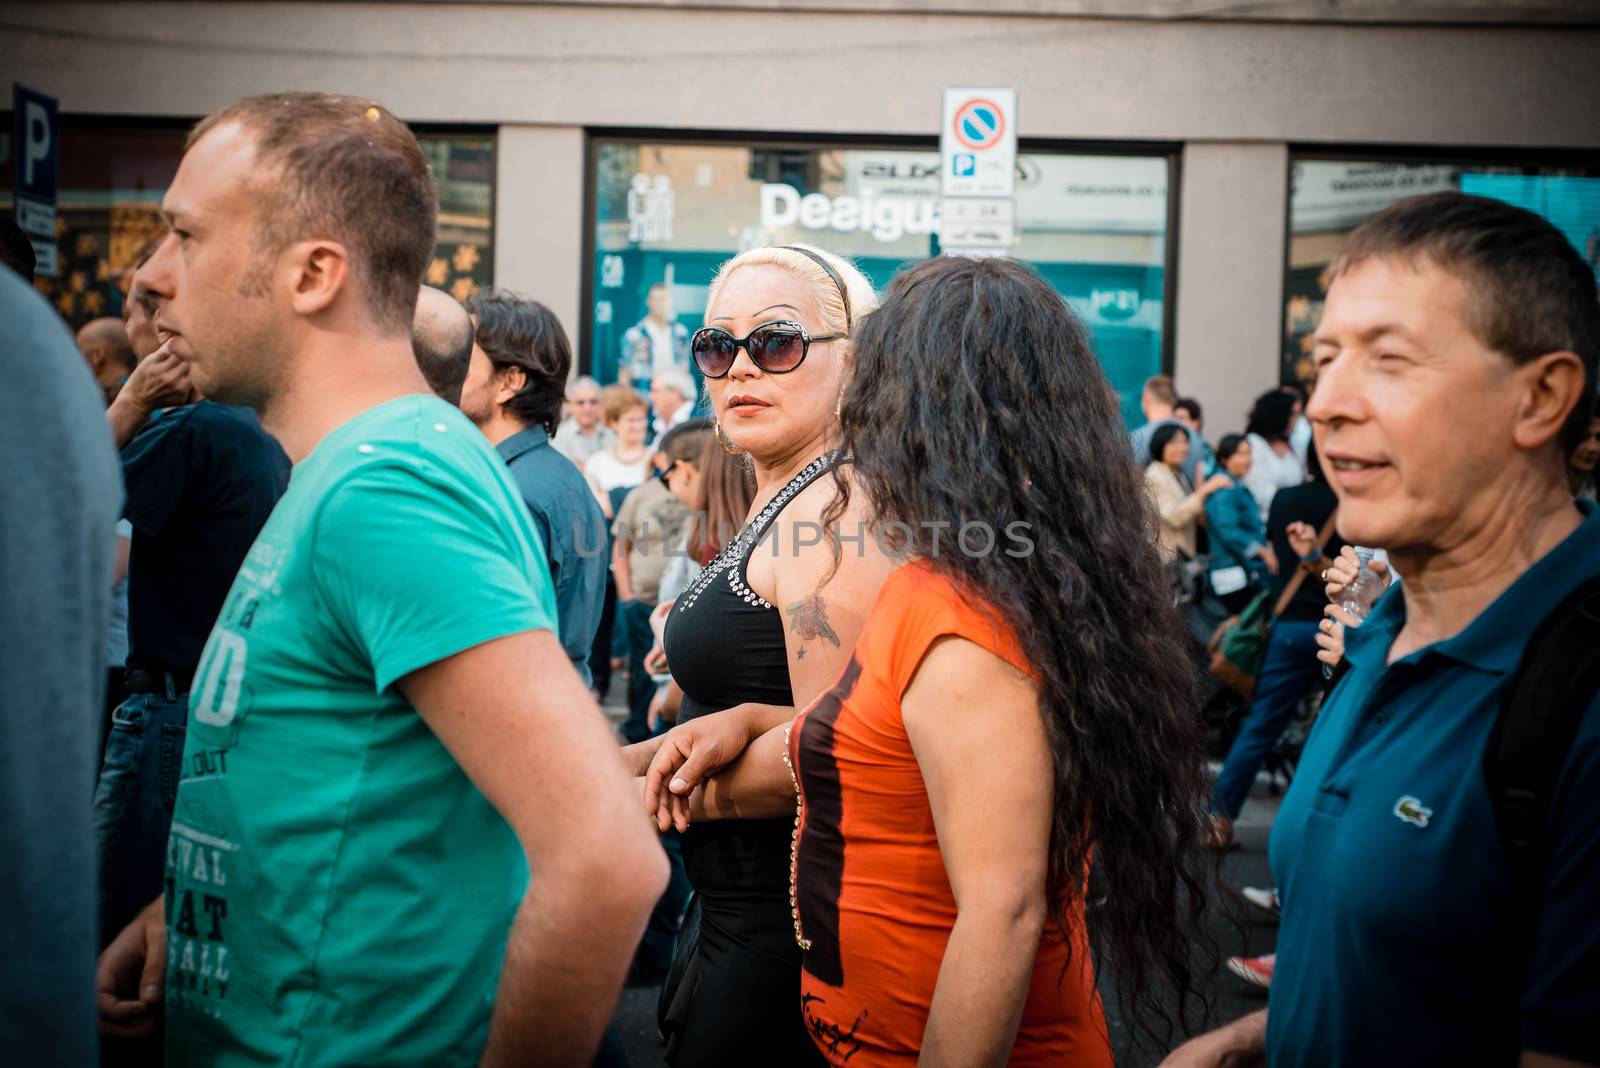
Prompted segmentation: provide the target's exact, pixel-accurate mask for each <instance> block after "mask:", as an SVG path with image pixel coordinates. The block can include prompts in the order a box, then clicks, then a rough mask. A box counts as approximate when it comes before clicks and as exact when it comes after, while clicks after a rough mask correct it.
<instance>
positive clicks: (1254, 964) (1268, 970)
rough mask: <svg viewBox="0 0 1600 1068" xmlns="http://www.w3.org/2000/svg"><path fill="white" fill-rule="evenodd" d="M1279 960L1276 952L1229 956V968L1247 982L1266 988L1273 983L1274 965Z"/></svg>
mask: <svg viewBox="0 0 1600 1068" xmlns="http://www.w3.org/2000/svg"><path fill="white" fill-rule="evenodd" d="M1277 960H1278V955H1277V954H1276V953H1268V954H1267V955H1266V956H1264V957H1229V958H1228V970H1229V971H1230V972H1232V973H1233V974H1234V975H1237V976H1238V977H1239V978H1240V979H1243V980H1244V981H1245V982H1247V983H1250V984H1252V985H1254V986H1259V987H1261V988H1263V989H1265V988H1266V987H1269V986H1271V985H1272V966H1273V965H1274V964H1275V963H1277Z"/></svg>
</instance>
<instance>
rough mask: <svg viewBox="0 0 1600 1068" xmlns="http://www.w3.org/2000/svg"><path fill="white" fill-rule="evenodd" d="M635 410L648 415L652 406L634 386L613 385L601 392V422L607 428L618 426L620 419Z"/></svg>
mask: <svg viewBox="0 0 1600 1068" xmlns="http://www.w3.org/2000/svg"><path fill="white" fill-rule="evenodd" d="M635 408H638V409H640V410H641V411H643V412H645V413H646V414H648V413H649V411H650V404H649V402H647V401H646V400H645V399H644V396H643V395H642V394H641V393H640V392H639V391H638V390H636V389H634V388H633V387H632V386H621V385H611V386H607V387H606V388H604V389H602V390H601V391H600V420H601V421H602V422H603V423H605V425H606V426H616V425H617V420H618V419H621V418H622V417H623V416H624V415H626V414H628V413H629V412H631V411H633V410H634V409H635Z"/></svg>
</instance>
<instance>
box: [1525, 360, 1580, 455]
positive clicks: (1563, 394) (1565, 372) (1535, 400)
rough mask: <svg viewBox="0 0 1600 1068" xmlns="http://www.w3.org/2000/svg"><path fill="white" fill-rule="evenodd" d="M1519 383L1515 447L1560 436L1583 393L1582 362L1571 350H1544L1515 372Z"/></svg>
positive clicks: (1532, 445)
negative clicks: (1520, 388)
mask: <svg viewBox="0 0 1600 1068" xmlns="http://www.w3.org/2000/svg"><path fill="white" fill-rule="evenodd" d="M1516 377H1517V379H1518V380H1519V381H1520V382H1521V383H1522V391H1521V392H1522V398H1521V401H1520V402H1519V403H1518V405H1517V415H1516V422H1515V424H1514V425H1513V427H1512V439H1513V440H1514V441H1515V442H1516V443H1517V446H1518V448H1522V449H1537V448H1540V447H1541V446H1543V445H1544V444H1545V443H1546V442H1548V441H1550V440H1551V439H1552V438H1556V437H1559V436H1560V434H1561V428H1562V427H1563V426H1565V425H1566V422H1567V416H1569V415H1571V414H1572V409H1573V408H1575V407H1577V404H1578V401H1579V399H1580V398H1581V397H1582V396H1583V389H1584V385H1585V384H1586V381H1587V379H1586V377H1585V375H1584V373H1583V361H1582V360H1580V359H1578V357H1577V355H1576V354H1575V353H1571V352H1547V353H1545V354H1544V355H1543V356H1540V357H1538V358H1537V359H1534V360H1529V361H1528V362H1527V363H1525V364H1523V365H1522V366H1521V367H1519V368H1517V371H1516Z"/></svg>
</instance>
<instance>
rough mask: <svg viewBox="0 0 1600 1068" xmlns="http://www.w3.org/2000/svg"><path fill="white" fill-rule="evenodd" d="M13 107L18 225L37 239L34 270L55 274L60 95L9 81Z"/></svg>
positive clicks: (57, 268)
mask: <svg viewBox="0 0 1600 1068" xmlns="http://www.w3.org/2000/svg"><path fill="white" fill-rule="evenodd" d="M11 110H12V112H13V113H14V114H15V116H16V136H15V138H14V140H13V142H12V143H13V145H14V146H15V147H14V148H13V150H12V153H11V155H12V159H11V167H12V171H13V175H14V182H13V184H14V185H15V186H16V205H17V206H16V213H17V226H19V227H20V228H21V229H22V231H23V232H24V233H26V234H27V235H28V238H29V240H30V241H31V242H32V243H33V254H34V256H35V258H36V259H37V260H38V265H37V266H36V267H35V273H37V274H39V275H41V276H43V277H45V278H54V277H56V274H57V272H58V270H59V265H58V261H57V255H56V177H57V167H56V161H57V159H58V158H59V154H58V151H57V149H58V147H59V145H60V137H59V133H60V128H59V126H58V124H57V122H56V98H55V97H53V96H45V95H44V94H43V93H39V92H35V91H34V90H32V89H29V88H27V87H26V86H23V85H19V84H17V83H15V82H13V83H12V85H11Z"/></svg>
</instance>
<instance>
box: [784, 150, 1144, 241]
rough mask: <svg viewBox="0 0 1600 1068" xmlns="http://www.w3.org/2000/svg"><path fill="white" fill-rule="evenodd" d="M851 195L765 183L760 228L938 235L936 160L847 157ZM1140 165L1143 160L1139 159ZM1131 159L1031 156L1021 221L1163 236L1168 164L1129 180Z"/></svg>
mask: <svg viewBox="0 0 1600 1068" xmlns="http://www.w3.org/2000/svg"><path fill="white" fill-rule="evenodd" d="M844 155H845V163H846V168H847V177H846V182H845V185H846V189H847V190H848V191H847V192H843V193H840V194H838V195H837V196H829V195H828V194H826V193H820V192H817V193H806V192H803V191H802V190H801V189H799V188H798V187H796V186H794V185H789V184H786V183H780V182H766V183H763V184H762V185H761V187H760V191H759V194H758V196H759V202H760V225H761V228H762V229H764V230H767V231H782V230H790V229H800V230H826V231H832V232H834V233H856V232H860V233H864V234H869V235H871V237H872V238H873V239H874V240H877V241H881V242H895V241H898V240H900V238H901V237H902V236H904V235H906V234H919V235H928V234H937V233H938V232H939V221H940V220H939V157H938V155H937V154H936V153H920V152H918V153H912V152H903V153H877V152H846V153H844ZM1136 158H1137V157H1136ZM1129 162H1130V160H1129V159H1128V158H1126V157H1123V158H1105V157H1095V156H1024V157H1022V158H1021V159H1019V160H1018V165H1017V218H1018V222H1019V223H1020V224H1021V225H1022V227H1023V228H1024V229H1033V230H1040V231H1062V232H1077V233H1135V234H1137V233H1144V234H1151V233H1160V232H1162V231H1163V230H1164V229H1165V227H1166V218H1167V185H1166V164H1165V161H1164V160H1144V159H1139V162H1140V163H1148V164H1153V165H1154V166H1150V167H1148V168H1146V170H1147V173H1145V174H1142V175H1141V174H1137V173H1132V174H1130V170H1134V171H1137V170H1138V169H1139V168H1137V167H1135V168H1130V167H1129Z"/></svg>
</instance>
